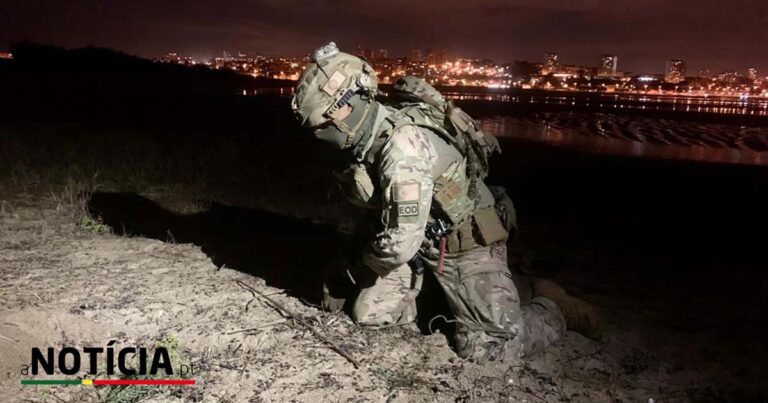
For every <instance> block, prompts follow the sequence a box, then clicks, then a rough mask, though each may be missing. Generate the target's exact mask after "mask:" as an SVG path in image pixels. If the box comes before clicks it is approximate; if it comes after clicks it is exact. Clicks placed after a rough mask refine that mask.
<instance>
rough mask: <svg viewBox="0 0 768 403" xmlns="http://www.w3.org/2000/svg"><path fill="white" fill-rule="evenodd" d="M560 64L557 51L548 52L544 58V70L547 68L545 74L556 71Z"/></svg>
mask: <svg viewBox="0 0 768 403" xmlns="http://www.w3.org/2000/svg"><path fill="white" fill-rule="evenodd" d="M558 66H560V62H558V61H557V53H552V52H550V53H547V56H546V58H545V59H544V70H546V72H545V73H544V74H548V73H554V72H555V70H557V68H558Z"/></svg>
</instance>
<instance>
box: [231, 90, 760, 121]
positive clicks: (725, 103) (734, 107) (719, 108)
mask: <svg viewBox="0 0 768 403" xmlns="http://www.w3.org/2000/svg"><path fill="white" fill-rule="evenodd" d="M293 92H294V88H293V87H275V88H257V89H255V90H243V95H284V96H289V95H293ZM441 93H442V94H443V95H444V96H445V97H446V98H448V99H451V100H454V101H488V102H504V103H513V104H528V105H562V106H572V107H574V108H588V109H598V108H599V109H602V110H606V109H607V110H610V109H616V110H620V109H623V110H657V111H677V112H698V113H717V114H727V115H754V116H768V98H765V97H758V96H753V97H748V98H743V97H722V96H693V95H691V96H687V95H677V96H673V95H659V94H611V93H588V92H549V93H547V92H532V93H506V92H465V91H451V90H450V89H443V90H442V91H441Z"/></svg>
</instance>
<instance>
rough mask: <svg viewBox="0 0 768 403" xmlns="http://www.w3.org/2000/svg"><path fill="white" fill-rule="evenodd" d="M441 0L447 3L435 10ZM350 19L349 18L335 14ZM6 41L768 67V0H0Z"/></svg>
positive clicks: (635, 67)
mask: <svg viewBox="0 0 768 403" xmlns="http://www.w3.org/2000/svg"><path fill="white" fill-rule="evenodd" d="M437 8H439V9H440V11H441V12H439V13H437V12H435V9H437ZM339 21H343V22H344V23H338V22H339ZM0 27H2V28H0V49H2V48H7V47H8V46H9V45H10V44H11V43H12V42H15V41H22V40H30V41H35V42H40V43H48V44H53V45H58V46H64V47H83V46H87V45H94V46H101V47H109V48H113V49H118V50H122V51H126V52H128V53H131V54H136V55H140V56H144V57H159V56H162V55H163V54H165V53H166V52H167V51H168V50H170V49H173V50H175V51H177V52H179V53H183V54H187V55H190V56H192V57H195V58H196V59H209V58H211V57H214V56H215V55H217V54H218V53H219V52H220V50H223V49H233V50H242V51H246V52H249V53H259V54H263V55H266V56H277V55H287V56H300V55H302V54H306V53H307V52H308V51H310V50H311V49H312V48H314V47H317V46H319V45H320V44H322V43H323V42H326V41H330V40H334V41H336V42H337V43H338V44H339V46H340V47H341V48H342V49H345V50H353V49H354V48H355V47H357V46H358V45H361V46H364V47H367V48H371V49H378V48H387V49H389V51H390V54H397V55H407V54H408V52H409V51H410V49H412V48H427V47H435V48H441V49H445V50H446V51H447V52H448V53H449V54H452V55H461V56H462V57H466V58H490V59H493V60H496V61H498V62H500V63H506V62H512V61H513V60H531V61H539V60H540V58H541V57H540V55H541V54H542V53H546V52H548V51H552V52H557V53H558V54H559V55H560V58H561V60H567V61H568V62H569V63H574V64H581V65H587V64H588V65H593V64H595V61H594V60H596V59H597V58H599V57H600V55H601V54H612V55H617V56H618V57H619V60H620V61H621V62H620V63H621V66H622V67H620V68H621V69H623V70H625V71H643V72H653V73H664V72H665V61H666V60H668V59H675V58H679V59H683V60H685V61H686V64H687V66H688V68H689V70H690V71H697V70H699V69H704V68H706V69H711V70H721V71H722V70H738V71H741V70H745V69H747V68H750V67H754V68H757V69H758V70H761V71H766V70H768V52H766V51H765V49H766V48H767V47H766V38H768V4H767V3H766V2H765V1H762V0H735V1H733V2H731V3H729V5H728V7H723V6H722V3H721V2H720V1H716V0H695V1H694V0H688V1H679V2H668V1H663V0H644V1H642V2H641V1H639V0H637V1H635V0H627V1H622V2H615V1H613V2H610V1H607V0H572V1H565V0H543V1H533V0H520V1H514V2H512V1H504V0H489V1H483V2H471V3H469V2H463V1H458V0H444V1H440V2H437V1H436V0H435V1H422V2H406V1H404V0H395V1H389V2H383V1H374V2H369V3H366V5H365V7H360V6H359V4H356V3H353V2H349V1H346V0H334V1H331V0H325V1H318V2H314V3H312V5H311V7H310V6H307V4H306V3H302V2H298V1H295V0H281V1H277V0H263V1H259V2H253V1H247V0H230V1H228V2H225V3H221V4H219V3H217V4H212V3H208V2H204V1H201V0H188V1H184V2H182V1H180V0H168V1H164V2H160V3H156V2H151V3H150V2H148V1H146V0H133V1H124V2H110V3H106V2H102V1H97V0H75V1H72V2H66V3H61V2H48V1H44V0H24V1H21V0H9V1H7V2H3V4H2V5H0Z"/></svg>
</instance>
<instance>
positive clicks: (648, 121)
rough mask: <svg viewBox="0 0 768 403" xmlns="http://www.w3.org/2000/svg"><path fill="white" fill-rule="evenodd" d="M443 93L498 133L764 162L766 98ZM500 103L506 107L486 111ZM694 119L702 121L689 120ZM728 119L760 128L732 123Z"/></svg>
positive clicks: (662, 154)
mask: <svg viewBox="0 0 768 403" xmlns="http://www.w3.org/2000/svg"><path fill="white" fill-rule="evenodd" d="M253 94H254V95H262V94H278V95H282V96H290V95H292V94H293V88H264V89H259V90H256V91H255V92H253ZM442 94H443V95H444V96H445V97H446V98H448V99H451V100H454V101H455V102H456V103H457V104H459V105H461V106H464V105H465V103H473V104H475V107H477V106H478V105H479V107H480V109H479V110H475V112H473V115H476V116H483V115H485V116H489V117H483V118H480V119H478V120H479V123H480V125H481V126H482V128H483V130H486V131H488V132H489V133H492V134H494V135H496V136H502V137H511V138H520V139H525V140H533V141H539V142H545V143H548V144H551V145H555V146H563V147H574V148H577V149H580V150H584V151H590V152H597V153H605V154H618V155H630V156H637V157H650V158H664V159H676V160H695V161H707V162H725V163H735V164H750V165H768V98H765V97H746V98H745V97H718V96H672V95H658V94H647V95H646V94H608V93H583V92H580V93H575V92H543V91H530V92H512V93H509V92H498V91H495V92H490V91H489V92H484V93H473V92H466V91H457V90H453V89H444V90H443V91H442ZM248 95H250V93H249V94H248ZM498 105H507V106H508V107H509V108H508V109H506V111H500V112H491V113H490V114H489V113H487V112H488V111H491V110H493V109H494V108H493V107H494V106H498ZM486 106H489V107H488V108H486ZM478 111H479V112H480V113H477V112H478ZM494 113H504V114H505V115H501V116H493V114H494ZM655 116H662V117H655ZM677 117H680V118H686V119H678V118H677ZM698 117H708V118H707V119H706V122H698V121H695V120H696V119H697V118H698ZM713 117H714V118H713ZM687 118H692V119H693V120H692V119H687ZM734 119H737V120H738V119H741V120H743V121H747V120H749V121H750V122H751V123H750V124H753V125H754V124H757V125H759V126H742V125H736V124H733V122H734ZM699 120H701V119H699ZM763 121H764V122H763ZM720 122H722V123H720ZM761 122H763V123H761Z"/></svg>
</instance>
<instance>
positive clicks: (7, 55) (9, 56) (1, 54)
mask: <svg viewBox="0 0 768 403" xmlns="http://www.w3.org/2000/svg"><path fill="white" fill-rule="evenodd" d="M0 59H13V54H12V53H10V52H0Z"/></svg>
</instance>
